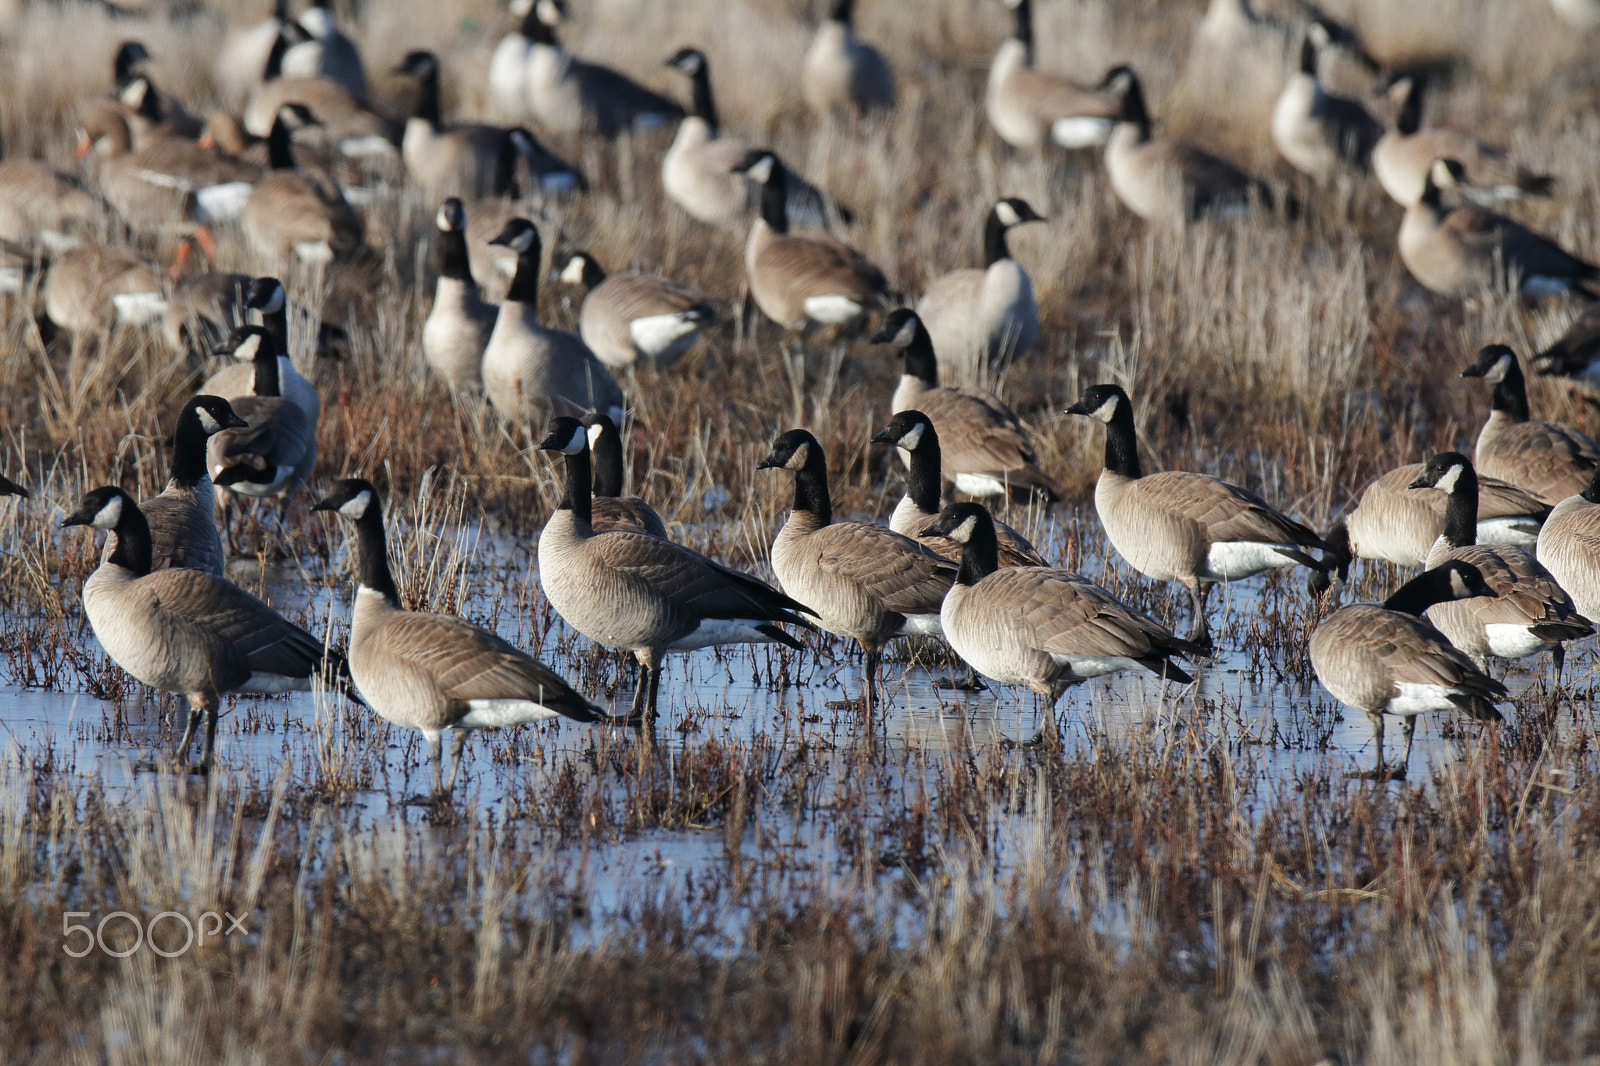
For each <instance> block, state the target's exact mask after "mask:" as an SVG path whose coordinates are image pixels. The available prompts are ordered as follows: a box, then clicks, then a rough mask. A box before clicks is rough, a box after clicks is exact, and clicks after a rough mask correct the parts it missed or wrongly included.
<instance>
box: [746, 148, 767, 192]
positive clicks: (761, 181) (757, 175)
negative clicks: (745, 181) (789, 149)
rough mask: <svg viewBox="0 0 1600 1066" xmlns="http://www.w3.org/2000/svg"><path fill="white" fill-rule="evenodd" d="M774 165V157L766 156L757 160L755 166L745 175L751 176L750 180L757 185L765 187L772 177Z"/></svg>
mask: <svg viewBox="0 0 1600 1066" xmlns="http://www.w3.org/2000/svg"><path fill="white" fill-rule="evenodd" d="M772 164H773V159H772V157H771V156H770V155H764V156H762V157H761V158H760V159H758V160H756V163H755V165H754V166H752V167H751V168H750V169H749V170H747V171H745V173H746V174H747V175H748V176H749V178H750V180H751V181H753V182H755V183H756V184H757V185H765V184H766V183H767V181H768V179H770V178H771V177H772Z"/></svg>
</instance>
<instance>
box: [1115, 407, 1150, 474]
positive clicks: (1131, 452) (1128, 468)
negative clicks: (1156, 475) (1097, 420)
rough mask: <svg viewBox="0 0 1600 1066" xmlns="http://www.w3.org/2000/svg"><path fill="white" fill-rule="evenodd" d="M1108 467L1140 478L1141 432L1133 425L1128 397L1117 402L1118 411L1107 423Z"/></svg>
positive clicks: (1116, 471) (1118, 472) (1119, 472)
mask: <svg viewBox="0 0 1600 1066" xmlns="http://www.w3.org/2000/svg"><path fill="white" fill-rule="evenodd" d="M1106 469H1107V470H1109V471H1111V472H1112V473H1113V474H1121V475H1122V476H1123V477H1129V478H1138V477H1142V476H1143V474H1142V473H1141V471H1140V470H1139V432H1138V430H1136V429H1135V428H1134V425H1133V408H1132V407H1131V405H1130V402H1129V401H1128V400H1127V399H1123V400H1121V401H1120V402H1118V404H1117V411H1116V413H1115V414H1114V415H1112V416H1111V421H1110V422H1108V423H1106Z"/></svg>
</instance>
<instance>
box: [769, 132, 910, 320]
mask: <svg viewBox="0 0 1600 1066" xmlns="http://www.w3.org/2000/svg"><path fill="white" fill-rule="evenodd" d="M737 170H738V171H739V172H740V173H745V174H749V175H750V177H751V179H752V180H753V181H755V182H757V183H758V184H759V185H760V186H761V216H760V217H759V218H757V219H756V220H755V222H754V223H753V224H752V225H751V227H750V238H749V240H748V241H746V242H745V249H744V268H745V274H746V276H747V278H748V279H749V282H750V294H751V295H752V296H753V297H754V298H755V302H756V306H757V307H759V308H761V310H762V312H763V313H764V314H765V315H766V316H767V317H768V318H770V319H772V320H773V321H774V322H776V323H778V325H780V326H782V327H783V328H784V329H787V330H795V331H803V330H804V329H806V327H808V326H810V325H811V324H812V323H817V324H820V325H827V326H843V325H848V324H850V323H852V322H855V321H856V320H858V319H860V318H861V317H862V316H863V315H864V314H866V313H867V311H868V310H869V309H871V308H872V307H874V306H877V305H878V304H881V303H882V301H883V298H884V296H885V295H886V293H887V292H888V288H889V283H888V281H887V279H885V278H884V276H883V271H881V270H879V269H878V268H877V267H876V266H874V265H873V264H872V263H871V262H870V261H868V259H867V257H866V256H864V255H862V254H861V253H860V252H858V251H856V250H855V249H854V248H852V247H850V246H849V245H848V244H845V243H844V242H843V241H841V240H838V239H837V238H834V237H830V236H828V235H827V234H824V233H806V234H797V233H790V232H789V214H788V205H787V193H786V191H785V188H786V184H787V182H788V171H787V168H785V167H784V165H783V163H782V162H780V161H779V159H778V157H777V156H775V155H773V154H772V153H771V152H752V153H751V154H750V155H749V156H747V157H745V160H744V162H742V163H740V165H739V167H738V168H737Z"/></svg>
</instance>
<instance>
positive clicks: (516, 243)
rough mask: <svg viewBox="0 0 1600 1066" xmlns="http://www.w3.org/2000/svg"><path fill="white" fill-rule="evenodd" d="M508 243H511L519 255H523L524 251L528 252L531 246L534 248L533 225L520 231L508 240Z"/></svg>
mask: <svg viewBox="0 0 1600 1066" xmlns="http://www.w3.org/2000/svg"><path fill="white" fill-rule="evenodd" d="M508 244H509V246H510V248H511V250H512V251H514V252H516V253H517V254H518V255H521V254H523V253H524V252H526V251H527V250H528V249H529V248H532V247H533V229H532V227H529V228H528V229H525V230H522V231H520V232H519V233H518V234H517V235H516V236H515V237H513V238H511V240H510V241H509V242H508Z"/></svg>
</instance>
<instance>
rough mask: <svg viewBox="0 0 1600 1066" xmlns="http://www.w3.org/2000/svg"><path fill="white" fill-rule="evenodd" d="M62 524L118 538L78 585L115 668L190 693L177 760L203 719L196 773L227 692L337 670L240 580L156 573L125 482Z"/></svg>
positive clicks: (98, 493) (316, 644) (288, 686)
mask: <svg viewBox="0 0 1600 1066" xmlns="http://www.w3.org/2000/svg"><path fill="white" fill-rule="evenodd" d="M61 524H62V526H63V527H65V526H91V527H93V528H95V529H103V530H109V531H111V532H112V533H113V534H114V535H115V537H116V547H114V548H113V549H112V550H111V552H110V554H109V555H108V556H107V557H106V558H104V559H102V560H101V562H100V565H99V566H98V567H97V568H96V569H95V571H94V573H92V574H90V575H89V579H88V580H87V581H85V582H84V585H83V609H84V613H85V614H87V615H88V616H89V625H90V626H91V627H92V628H93V629H94V635H95V637H96V638H97V639H98V640H99V641H100V645H101V647H103V648H104V649H105V651H106V654H107V655H109V656H111V658H112V660H113V661H114V662H115V663H116V664H117V665H118V666H120V667H122V668H123V669H124V670H126V671H127V672H128V673H129V674H131V675H133V676H134V677H135V678H137V679H138V680H139V681H141V682H143V683H144V684H146V685H149V686H150V687H151V688H156V689H160V690H161V691H163V692H175V693H179V694H181V695H183V696H185V697H186V698H187V699H188V701H189V724H188V727H187V728H186V729H185V730H184V733H183V740H182V741H180V742H179V745H178V752H179V755H180V757H187V754H188V751H189V745H190V742H191V741H192V740H193V738H194V733H195V730H196V729H197V728H198V727H199V725H200V723H201V721H202V719H203V720H204V722H205V739H204V746H203V748H202V749H201V756H200V762H199V763H198V764H197V766H196V769H197V770H199V771H200V772H206V771H209V769H210V768H211V764H212V749H213V746H214V743H215V738H216V731H217V707H218V705H219V703H220V700H221V696H222V694H223V693H238V694H258V695H262V694H266V695H272V694H277V693H283V692H306V691H310V689H311V682H312V678H313V677H314V676H315V675H316V674H318V673H319V672H321V671H322V670H323V669H324V664H325V663H326V665H327V666H328V667H342V665H343V657H342V656H340V655H339V654H338V653H337V652H334V651H332V650H330V649H328V648H326V647H324V645H323V643H322V641H320V640H318V639H317V638H316V637H314V636H312V635H311V634H310V633H307V632H306V631H305V630H303V629H301V628H300V627H299V626H297V625H294V624H293V623H291V622H289V621H288V620H287V619H285V618H284V617H283V616H282V615H280V614H279V613H278V612H276V611H274V610H273V609H272V608H271V607H268V606H267V605H266V604H265V603H262V602H261V601H260V600H258V599H256V598H255V597H254V596H252V595H250V594H249V593H248V592H246V591H244V590H243V589H241V588H239V587H238V586H237V585H234V584H232V583H231V582H229V581H226V580H224V579H222V578H220V577H216V576H214V575H212V574H208V573H205V572H204V571H201V570H188V569H184V568H182V567H174V568H171V569H167V570H156V571H152V570H151V569H150V566H151V553H150V525H149V523H148V522H146V521H145V517H144V512H142V511H140V510H139V507H138V505H137V504H135V503H134V501H133V497H131V496H129V495H128V494H127V493H125V492H123V491H122V490H121V489H119V488H115V487H110V486H108V487H105V488H99V489H95V490H94V491H92V492H90V493H88V494H87V495H85V496H84V497H83V500H82V501H81V502H80V503H79V505H78V509H77V510H76V511H74V512H72V513H71V514H69V515H68V516H67V517H66V518H65V519H63V520H62V523H61Z"/></svg>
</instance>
